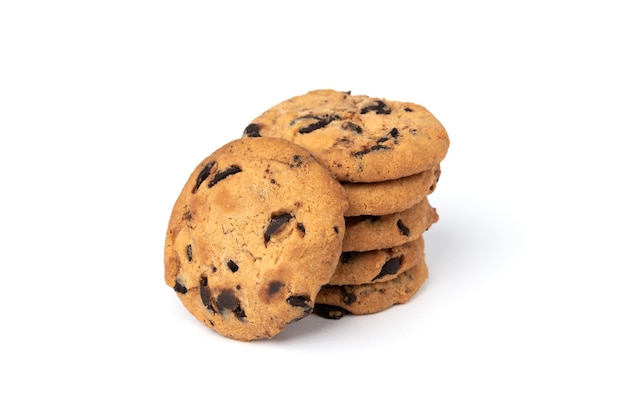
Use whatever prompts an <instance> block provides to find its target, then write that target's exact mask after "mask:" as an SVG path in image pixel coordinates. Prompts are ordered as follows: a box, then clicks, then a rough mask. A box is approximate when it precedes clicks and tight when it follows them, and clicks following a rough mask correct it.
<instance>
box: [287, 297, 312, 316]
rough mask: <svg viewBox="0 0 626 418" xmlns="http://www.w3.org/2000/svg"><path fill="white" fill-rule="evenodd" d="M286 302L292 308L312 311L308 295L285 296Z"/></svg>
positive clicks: (307, 311)
mask: <svg viewBox="0 0 626 418" xmlns="http://www.w3.org/2000/svg"><path fill="white" fill-rule="evenodd" d="M287 303H288V304H290V305H291V306H293V307H294V308H302V309H304V312H305V313H310V312H311V311H313V307H312V306H311V297H310V296H308V295H295V296H289V297H288V298H287Z"/></svg>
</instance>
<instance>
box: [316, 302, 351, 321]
mask: <svg viewBox="0 0 626 418" xmlns="http://www.w3.org/2000/svg"><path fill="white" fill-rule="evenodd" d="M313 313H314V314H315V315H318V316H321V317H322V318H326V319H341V318H343V317H344V316H346V315H350V314H351V312H350V311H349V310H347V309H344V308H342V307H341V306H334V305H327V304H325V303H316V304H315V306H314V307H313Z"/></svg>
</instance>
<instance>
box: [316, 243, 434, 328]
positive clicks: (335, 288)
mask: <svg viewBox="0 0 626 418" xmlns="http://www.w3.org/2000/svg"><path fill="white" fill-rule="evenodd" d="M427 278H428V267H427V265H426V260H425V257H424V254H423V251H422V254H420V257H419V261H418V263H417V264H416V265H415V266H414V267H411V268H410V269H408V270H406V271H405V272H403V273H401V274H399V275H398V276H397V277H395V278H394V279H391V280H387V281H383V282H373V283H368V284H357V285H324V286H322V289H321V290H320V292H319V293H318V294H317V297H316V299H315V306H314V308H313V313H314V314H316V315H318V316H321V317H324V318H328V319H340V318H342V317H344V316H345V315H349V314H353V315H366V314H372V313H377V312H381V311H383V310H385V309H388V308H390V307H391V306H394V305H398V304H403V303H406V302H408V301H409V299H411V298H412V297H413V296H414V295H415V294H416V293H417V291H418V290H419V289H420V288H421V287H422V285H423V284H424V282H425V281H426V279H427Z"/></svg>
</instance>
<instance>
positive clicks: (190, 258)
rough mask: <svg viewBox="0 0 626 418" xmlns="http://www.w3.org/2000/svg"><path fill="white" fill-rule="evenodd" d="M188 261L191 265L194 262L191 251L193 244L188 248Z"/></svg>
mask: <svg viewBox="0 0 626 418" xmlns="http://www.w3.org/2000/svg"><path fill="white" fill-rule="evenodd" d="M187 260H189V262H190V263H191V262H192V261H193V250H192V249H191V244H189V245H188V246H187Z"/></svg>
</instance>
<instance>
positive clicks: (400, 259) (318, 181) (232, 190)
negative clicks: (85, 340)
mask: <svg viewBox="0 0 626 418" xmlns="http://www.w3.org/2000/svg"><path fill="white" fill-rule="evenodd" d="M448 146H449V140H448V136H447V133H446V131H445V129H444V128H443V127H442V126H441V124H440V123H439V122H438V121H437V119H435V117H434V116H433V115H432V114H430V113H429V112H428V111H427V110H426V109H424V108H423V107H421V106H419V105H416V104H413V103H404V102H393V101H388V100H380V99H375V98H370V97H367V96H353V95H351V94H350V93H349V92H338V91H334V90H317V91H312V92H309V93H307V94H305V95H302V96H297V97H294V98H291V99H289V100H286V101H284V102H282V103H279V104H277V105H276V106H274V107H272V108H270V109H268V110H266V111H265V112H263V113H262V114H261V115H260V116H258V117H257V118H255V119H254V120H253V121H252V122H251V123H250V124H249V125H248V126H247V127H246V128H245V130H244V135H243V137H242V138H240V139H236V140H234V141H231V142H229V143H227V144H225V145H224V146H222V147H221V148H219V149H218V150H216V151H215V152H214V153H213V154H211V155H210V156H208V157H207V158H205V159H204V160H203V161H202V162H201V163H200V164H199V165H198V166H197V167H196V169H195V170H194V171H193V172H192V174H191V175H190V177H189V180H188V181H187V183H186V184H185V185H184V187H183V190H182V191H181V193H180V195H179V197H178V199H177V200H176V202H175V204H174V208H173V210H172V214H171V217H170V221H169V224H168V230H167V233H166V240H165V257H164V263H165V281H166V283H167V284H168V285H169V286H170V287H172V288H173V289H174V290H175V291H176V294H177V295H178V297H179V298H180V300H181V301H182V303H183V305H184V306H185V307H186V308H187V310H189V312H190V313H191V314H193V316H195V317H196V318H197V319H198V320H200V321H202V322H203V323H204V324H205V325H207V326H208V327H210V328H212V329H214V330H215V331H217V332H218V333H220V334H222V335H224V336H227V337H229V338H233V339H236V340H241V341H250V340H255V339H260V338H271V337H273V336H274V335H276V334H278V333H279V332H281V331H282V330H283V329H284V328H285V327H286V326H287V325H289V324H291V323H293V322H296V321H297V320H299V319H301V318H304V317H305V316H307V315H309V314H311V313H316V314H318V315H320V316H323V317H326V318H332V319H339V318H341V317H343V316H344V315H346V314H355V315H358V314H371V313H375V312H380V311H382V310H384V309H386V308H388V307H390V306H393V305H395V304H400V303H405V302H406V301H408V300H409V299H410V298H411V297H412V296H413V295H414V294H415V293H416V292H417V291H418V290H419V288H420V287H421V285H422V284H423V283H424V281H425V280H426V278H427V277H428V268H427V266H426V262H425V257H424V246H425V243H424V239H423V236H422V234H423V232H424V231H426V230H427V229H428V228H429V227H430V226H431V225H432V224H433V223H435V222H437V220H438V215H437V212H436V210H435V209H434V208H433V207H431V205H430V203H429V202H428V198H427V196H428V195H429V194H430V193H432V192H433V191H434V189H435V185H436V183H437V180H438V178H439V174H440V163H441V161H442V160H443V158H444V157H445V155H446V153H447V150H448Z"/></svg>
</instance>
